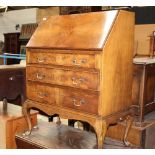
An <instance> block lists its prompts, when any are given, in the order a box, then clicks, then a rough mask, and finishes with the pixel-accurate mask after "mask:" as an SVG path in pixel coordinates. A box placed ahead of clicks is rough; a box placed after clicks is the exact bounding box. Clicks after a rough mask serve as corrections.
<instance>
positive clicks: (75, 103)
mask: <svg viewBox="0 0 155 155" xmlns="http://www.w3.org/2000/svg"><path fill="white" fill-rule="evenodd" d="M72 102H73V104H74V106H76V107H80V106H81V105H83V104H86V101H85V100H84V99H81V100H80V101H79V102H78V101H77V100H76V99H73V100H72Z"/></svg>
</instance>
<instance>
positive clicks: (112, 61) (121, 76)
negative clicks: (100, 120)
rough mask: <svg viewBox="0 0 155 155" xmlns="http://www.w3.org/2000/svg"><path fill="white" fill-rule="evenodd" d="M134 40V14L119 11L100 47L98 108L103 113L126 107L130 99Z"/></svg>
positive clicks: (129, 103) (117, 110)
mask: <svg viewBox="0 0 155 155" xmlns="http://www.w3.org/2000/svg"><path fill="white" fill-rule="evenodd" d="M124 19H125V20H124ZM133 40H134V14H132V13H129V12H125V11H121V12H119V14H118V16H117V19H116V22H115V23H114V26H113V28H112V30H111V33H110V35H109V37H108V39H107V42H106V44H105V46H104V48H103V59H102V60H103V61H102V67H103V68H102V74H101V75H102V76H103V77H101V78H102V79H101V88H102V92H101V94H102V96H101V102H102V106H100V109H99V110H100V113H102V115H103V116H106V115H110V114H112V113H115V112H119V111H122V110H125V109H127V108H129V106H130V105H131V103H132V102H131V93H132V72H133V62H132V61H133Z"/></svg>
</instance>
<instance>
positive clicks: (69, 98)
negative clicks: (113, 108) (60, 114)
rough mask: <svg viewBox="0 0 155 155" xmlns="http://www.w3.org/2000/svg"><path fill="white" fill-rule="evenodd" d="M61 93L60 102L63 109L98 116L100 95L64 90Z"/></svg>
mask: <svg viewBox="0 0 155 155" xmlns="http://www.w3.org/2000/svg"><path fill="white" fill-rule="evenodd" d="M60 92H61V93H60V102H61V104H62V106H63V107H69V108H72V109H74V110H79V111H83V112H88V113H92V114H98V98H99V93H97V94H95V93H88V92H87V93H86V92H79V91H73V90H66V89H62V90H61V91H60Z"/></svg>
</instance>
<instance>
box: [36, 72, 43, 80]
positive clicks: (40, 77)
mask: <svg viewBox="0 0 155 155" xmlns="http://www.w3.org/2000/svg"><path fill="white" fill-rule="evenodd" d="M36 76H37V79H38V80H42V79H43V78H45V75H43V74H39V73H37V75H36Z"/></svg>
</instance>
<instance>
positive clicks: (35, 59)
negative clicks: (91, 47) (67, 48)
mask: <svg viewBox="0 0 155 155" xmlns="http://www.w3.org/2000/svg"><path fill="white" fill-rule="evenodd" d="M33 51H34V50H31V49H28V50H27V58H28V59H27V63H30V64H42V65H59V66H67V67H70V66H71V67H78V68H79V67H82V68H95V55H81V54H74V53H73V54H62V53H61V54H59V53H54V50H53V51H52V50H40V49H38V51H37V52H33ZM35 51H36V50H35Z"/></svg>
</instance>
